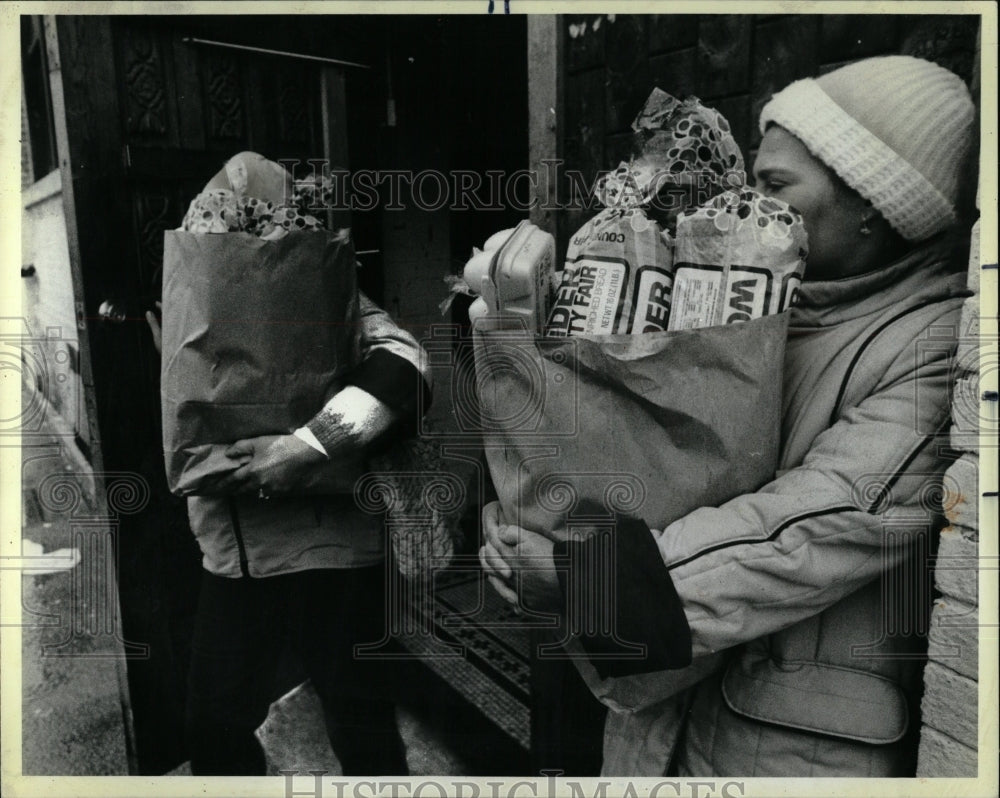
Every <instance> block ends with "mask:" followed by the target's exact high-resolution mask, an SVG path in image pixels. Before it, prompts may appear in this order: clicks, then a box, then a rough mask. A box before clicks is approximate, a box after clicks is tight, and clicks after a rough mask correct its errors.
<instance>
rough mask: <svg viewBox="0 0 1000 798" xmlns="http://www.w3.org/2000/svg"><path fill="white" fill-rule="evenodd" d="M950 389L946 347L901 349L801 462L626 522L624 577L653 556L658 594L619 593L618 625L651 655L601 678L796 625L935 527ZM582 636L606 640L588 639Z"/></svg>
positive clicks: (564, 548)
mask: <svg viewBox="0 0 1000 798" xmlns="http://www.w3.org/2000/svg"><path fill="white" fill-rule="evenodd" d="M949 391H950V354H949V353H948V352H941V353H938V354H936V355H935V356H934V357H933V358H928V359H927V360H925V361H922V362H919V363H918V362H917V358H916V357H915V354H914V351H913V348H908V349H907V350H906V351H905V352H904V354H902V355H899V356H898V357H896V359H895V361H894V362H893V363H892V364H891V366H890V367H889V369H888V370H887V371H886V372H885V374H884V376H883V377H882V378H881V379H880V380H879V382H878V384H877V385H876V386H875V387H874V389H873V390H871V391H870V392H869V393H868V395H867V397H866V398H864V399H863V400H862V401H860V402H857V403H855V404H853V405H852V406H851V407H848V408H845V409H843V410H842V411H841V412H840V413H839V415H838V417H837V418H836V420H835V421H834V423H833V424H832V425H831V426H830V427H829V428H827V429H826V430H825V431H824V432H822V433H820V434H819V435H818V436H817V437H816V439H815V440H814V442H813V444H812V446H811V447H810V450H809V451H808V453H807V454H806V456H805V457H804V459H803V462H802V463H801V464H800V465H799V466H797V467H795V468H793V469H791V470H788V471H786V472H784V473H783V474H781V475H780V476H778V478H776V479H775V480H774V481H772V482H771V483H769V484H767V485H765V486H764V487H763V488H761V489H760V490H758V491H757V492H755V493H751V494H745V495H742V496H738V497H736V498H734V499H732V500H731V501H729V502H726V503H725V504H723V505H721V506H719V507H702V508H699V509H697V510H695V511H693V512H691V513H689V514H688V515H686V516H685V517H683V518H681V519H679V520H677V521H675V522H674V523H672V524H670V525H669V526H667V527H666V529H664V530H662V531H653V532H650V531H649V530H648V528H647V527H646V526H645V525H644V524H639V525H638V528H637V526H636V524H635V523H634V522H632V523H631V524H629V523H626V524H624V528H623V530H622V531H620V532H619V533H618V534H617V535H616V537H615V543H614V547H613V548H614V551H615V558H616V559H615V566H614V567H615V568H616V570H617V571H619V572H620V573H622V574H623V577H622V578H621V579H619V582H621V581H622V579H626V578H627V576H624V575H626V574H628V573H632V574H635V573H639V572H640V570H639V569H640V563H642V562H648V559H649V558H650V557H655V558H657V560H658V561H659V562H662V564H663V566H664V567H663V568H662V569H660V571H659V572H658V574H657V576H656V578H655V580H653V581H652V582H651V583H650V584H649V585H648V587H650V588H651V589H652V590H653V591H654V593H653V594H652V595H651V594H650V592H649V591H648V590H647V591H645V592H644V595H638V596H637V595H636V591H630V590H628V589H621V588H619V590H618V591H617V593H618V596H617V599H616V606H615V608H614V613H615V617H616V618H617V627H616V628H617V630H618V636H619V637H620V638H622V639H625V640H630V641H640V642H642V643H644V644H645V645H646V646H647V649H648V655H647V657H646V658H645V659H644V660H643V661H641V662H636V661H635V660H633V662H634V664H633V665H629V663H628V662H626V661H623V662H622V663H618V664H617V665H615V666H613V669H612V670H608V669H607V668H606V669H605V673H606V675H627V674H628V673H639V672H645V671H651V670H662V669H664V668H671V667H672V668H677V667H683V666H684V665H686V664H687V662H689V661H690V659H691V658H692V657H698V656H702V655H706V654H709V653H711V652H715V651H719V650H722V649H725V648H729V647H731V646H734V645H737V644H740V643H743V642H747V641H749V640H753V639H756V638H759V637H761V636H764V635H767V634H770V633H772V632H775V631H777V630H779V629H782V628H784V627H787V626H791V625H793V624H795V623H797V622H798V621H800V620H803V619H805V618H807V617H809V616H812V615H815V614H817V613H819V612H821V611H822V610H824V609H825V608H827V607H828V606H830V605H832V604H834V603H835V602H837V601H838V600H840V599H841V598H843V597H844V596H846V595H847V594H849V593H851V592H852V591H855V590H857V589H859V588H860V587H862V586H863V585H864V584H866V583H867V582H870V581H871V580H873V579H875V578H877V577H878V576H879V574H880V573H881V572H883V571H884V570H887V569H889V568H890V567H892V566H893V565H895V564H896V563H898V562H900V561H901V560H903V559H904V558H905V557H906V556H907V555H908V551H909V547H908V546H907V545H906V540H907V539H908V538H909V539H912V537H913V536H914V535H919V534H923V533H925V532H926V531H927V530H928V529H929V526H930V524H931V523H933V521H932V519H933V518H934V516H935V506H939V505H940V499H941V495H940V491H939V490H936V489H935V488H934V486H935V485H936V484H938V485H939V484H940V483H939V476H940V474H941V472H942V471H943V470H944V468H945V465H946V462H945V460H944V458H943V457H942V455H941V453H940V452H939V447H940V443H939V441H940V440H941V437H940V435H939V432H940V431H941V430H942V429H943V427H944V424H945V423H946V421H947V418H948V409H949V401H948V397H949ZM666 488H667V489H669V486H666ZM935 492H936V495H935ZM937 512H940V510H938V511H937ZM890 528H891V529H892V530H893V534H891V535H890V534H887V530H888V529H890ZM588 543H590V541H586V542H582V543H577V542H570V543H563V544H559V545H558V546H557V552H556V554H557V555H559V556H563V557H566V558H568V560H569V561H570V562H573V561H574V560H577V561H579V560H581V559H587V557H588V556H589V558H590V559H591V560H593V559H594V558H596V557H597V556H598V554H597V552H596V551H595V552H590V553H589V555H588V553H587V552H585V549H586V548H587V546H588ZM574 549H576V550H575V551H574ZM591 567H592V566H591ZM581 581H583V580H581V579H577V582H578V583H579V582H581ZM564 583H565V584H564V591H566V590H567V589H568V587H569V580H564ZM630 596H631V597H634V598H631V599H630ZM566 600H567V601H569V600H570V597H569V596H568V594H567V596H566ZM581 643H582V644H583V646H584V648H585V649H589V650H591V651H592V652H594V651H599V650H601V649H602V647H603V648H607V642H606V641H594V640H587V639H586V637H585V636H584V637H583V638H582V639H581ZM604 655H605V656H606V655H607V653H606V651H605V654H604ZM594 664H595V666H597V665H598V663H597V662H596V661H595V663H594ZM599 670H600V668H599Z"/></svg>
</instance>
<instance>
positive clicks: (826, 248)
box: [482, 56, 975, 777]
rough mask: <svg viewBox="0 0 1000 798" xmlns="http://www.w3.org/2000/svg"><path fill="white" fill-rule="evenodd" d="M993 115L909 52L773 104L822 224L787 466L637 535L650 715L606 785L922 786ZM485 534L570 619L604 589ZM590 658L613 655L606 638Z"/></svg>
mask: <svg viewBox="0 0 1000 798" xmlns="http://www.w3.org/2000/svg"><path fill="white" fill-rule="evenodd" d="M974 116H975V113H974V106H973V103H972V101H971V98H970V96H969V92H968V90H967V89H966V87H965V85H964V83H963V82H962V81H961V80H960V79H959V78H958V77H956V76H955V75H953V74H952V73H951V72H949V71H947V70H945V69H942V68H941V67H938V66H936V65H934V64H931V63H929V62H927V61H923V60H920V59H915V58H909V57H905V56H891V57H884V58H874V59H869V60H865V61H861V62H857V63H855V64H851V65H849V66H845V67H842V68H840V69H838V70H836V71H834V72H831V73H829V74H827V75H824V76H822V77H820V78H817V79H815V80H811V79H810V80H802V81H798V82H796V83H793V84H791V85H790V86H788V87H787V88H786V89H784V90H783V91H781V92H779V93H778V94H776V95H775V96H774V97H773V98H772V100H771V101H770V102H769V103H768V104H767V105H766V106H765V107H764V109H763V111H762V113H761V119H760V126H761V131H762V133H763V134H764V135H763V140H762V142H761V145H760V149H759V152H758V156H757V160H756V163H755V165H754V174H755V177H756V181H757V187H758V189H759V190H761V191H763V192H764V193H766V194H771V195H773V196H776V197H779V198H781V199H783V200H785V201H786V202H788V203H790V204H791V205H793V206H795V207H796V208H797V209H798V210H799V211H800V212H801V213H802V215H803V217H804V221H805V226H806V230H807V232H808V234H809V250H810V251H809V256H808V261H807V264H806V274H805V282H804V283H803V285H802V288H801V293H800V295H799V298H798V300H797V305H796V307H795V308H794V309H793V312H792V320H791V328H790V335H789V340H788V346H787V354H786V364H785V380H784V388H785V391H784V416H783V417H784V423H783V430H782V453H781V462H780V464H779V470H778V472H777V476H776V478H775V479H774V480H773V481H772V482H770V483H769V484H767V485H765V486H763V487H762V488H761V489H760V490H759V491H757V492H756V493H753V494H747V495H743V496H739V497H737V498H735V499H733V500H732V501H729V502H727V503H725V504H723V505H722V506H720V507H704V508H701V509H699V510H696V511H694V512H692V513H690V514H689V515H687V516H685V517H683V518H681V519H679V520H678V521H676V522H674V523H672V524H670V525H669V526H668V527H667V528H666V529H663V530H653V531H650V530H649V529H648V527H647V526H646V525H645V524H644V523H643V522H642V521H640V520H636V519H624V518H623V519H619V520H618V526H617V531H618V534H617V535H616V536H615V540H616V551H615V558H616V559H615V568H616V569H617V572H618V573H619V574H627V575H630V577H629V578H630V580H634V579H635V578H639V577H637V575H640V574H641V575H642V576H641V578H642V579H643V580H644V581H643V585H642V589H641V590H627V591H623V590H618V591H617V592H616V597H615V600H616V603H615V604H613V605H609V607H608V609H609V611H613V612H614V614H615V618H616V620H617V632H618V635H619V637H620V638H621V639H622V640H625V641H630V642H632V643H635V642H641V643H644V644H645V645H646V650H647V657H646V658H645V659H640V660H635V659H633V660H625V659H623V660H620V661H618V662H617V664H616V665H615V667H614V669H613V672H614V674H615V675H617V676H619V677H623V678H634V679H635V685H634V687H635V689H634V692H633V697H634V703H633V708H636V707H638V708H640V709H639V711H634V712H615V711H612V712H610V713H609V718H608V721H607V725H606V730H605V751H604V773H605V774H606V775H642V776H657V775H663V774H664V773H671V774H677V775H681V776H695V777H700V776H726V777H740V776H811V777H817V776H819V777H822V776H907V775H913V773H914V769H915V762H916V753H917V743H918V738H919V724H920V721H919V705H920V694H921V689H922V670H923V662H922V659H921V657H922V654H923V652H924V651H925V649H926V631H927V617H928V613H929V607H930V599H931V596H930V591H931V584H930V579H929V573H930V571H929V569H928V568H927V564H926V562H925V558H926V556H927V553H928V552H929V551H930V550H932V548H933V545H934V541H933V536H934V535H935V533H936V531H937V529H939V528H940V514H941V509H942V508H941V506H940V499H941V495H940V490H939V489H936V488H935V485H940V478H941V474H942V473H943V471H944V470H945V468H946V465H947V463H946V461H945V458H944V456H943V451H944V449H945V448H946V444H947V440H948V438H947V430H948V416H949V388H950V368H949V365H950V358H951V354H952V352H951V349H952V344H953V343H954V337H955V335H956V333H957V328H958V323H959V312H960V307H961V304H962V301H963V297H964V296H965V295H966V293H967V292H966V291H965V266H966V260H965V258H966V254H965V252H966V249H965V247H963V243H967V239H968V231H967V230H960V229H957V228H958V225H957V214H956V204H957V201H958V195H959V188H960V186H959V181H960V176H961V175H962V174H963V161H964V159H965V158H966V156H967V155H968V153H969V150H970V146H971V141H972V138H973V135H972V127H973V120H974ZM663 489H664V490H669V489H670V486H669V485H664V486H663ZM484 519H485V526H486V535H487V544H486V546H485V547H484V549H483V552H482V554H483V559H484V561H485V563H486V565H487V569H488V570H490V571H492V573H493V575H494V576H496V577H497V578H498V579H501V580H504V579H507V577H508V576H509V574H511V573H512V572H513V571H515V570H519V568H523V569H524V570H523V571H522V574H521V583H520V584H521V590H522V595H523V596H525V597H527V598H529V600H533V601H534V602H535V603H536V604H537V605H540V606H545V605H548V606H551V607H554V608H559V609H563V608H564V607H565V602H566V600H567V599H566V590H567V587H566V586H567V584H571V583H573V582H574V581H575V582H576V583H577V584H586V583H587V574H586V573H584V572H582V569H581V571H580V572H578V573H570V574H569V576H568V577H567V576H565V575H564V574H563V573H560V574H559V575H558V577H557V575H556V573H555V571H554V569H547V568H539V567H538V562H539V558H546V557H549V556H553V555H554V556H557V557H558V556H565V557H568V562H569V563H570V564H571V565H570V568H571V571H572V570H573V569H576V568H577V567H578V566H577V564H581V563H586V562H588V558H589V562H591V563H593V562H596V561H597V559H596V558H597V554H598V553H597V552H596V551H592V552H588V551H586V549H587V547H588V546H591V544H593V543H596V542H597V541H598V540H599V539H598V538H593V539H591V541H589V542H582V543H581V542H568V543H559V544H555V546H554V547H553V544H552V543H550V542H548V541H547V540H546V539H544V538H541V537H540V536H538V535H535V534H534V533H532V532H529V531H528V530H524V529H519V528H517V527H513V526H505V525H502V524H501V523H499V521H498V518H497V509H496V506H495V505H491V506H488V507H487V508H486V510H485V511H484ZM591 547H592V546H591ZM651 562H653V563H655V562H662V563H663V566H664V567H663V568H651V567H650V565H649V564H650V563H651ZM508 584H509V585H513V584H514V583H513V582H509V581H508ZM502 587H503V586H502V585H501V588H502ZM591 599H592V600H595V601H596V600H598V599H599V596H596V595H593V596H591ZM581 643H582V644H583V646H584V648H585V649H587V650H589V651H591V652H597V651H601V652H603V653H605V654H607V651H608V641H607V640H594V641H590V640H588V639H587V638H586V637H583V638H581ZM720 652H721V656H720ZM719 662H721V665H720V664H718V663H719ZM599 663H600V660H599V659H598V658H596V657H595V658H594V664H595V667H598V670H601V669H602V668H603V669H604V671H605V672H611V671H609V666H608V665H607V663H606V661H605V664H604V665H603V666H601V665H600V664H599ZM655 672H660V676H662V677H663V678H650V677H651V675H652V674H653V673H655ZM706 672H708V673H709V675H708V676H707V677H704V674H705V673H706ZM699 679H700V681H698V680H699ZM692 681H696V682H697V683H696V684H695V686H694V687H693V688H690V689H689V690H687V691H680V688H682V687H684V686H686V685H690V684H691V683H692ZM671 683H673V684H674V685H675V687H676V694H675V695H672V696H670V695H669V694H670V692H671V691H670V689H669V685H670V684H671ZM668 696H669V697H668Z"/></svg>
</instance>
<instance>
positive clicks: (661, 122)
mask: <svg viewBox="0 0 1000 798" xmlns="http://www.w3.org/2000/svg"><path fill="white" fill-rule="evenodd" d="M632 130H633V131H634V136H633V151H634V155H633V158H632V159H631V160H630V161H628V162H622V163H621V164H619V165H618V168H617V169H615V170H614V171H613V172H611V173H610V174H608V175H606V176H605V177H603V178H602V179H601V180H600V181H598V185H597V188H596V194H597V197H598V199H600V200H601V203H602V204H603V205H605V206H607V207H609V208H614V207H634V206H637V205H640V206H644V207H645V208H646V210H647V213H648V214H649V215H651V216H653V217H654V218H656V219H657V221H659V222H660V223H661V224H662V225H663V226H665V227H666V228H667V229H669V230H670V231H671V232H673V224H674V220H675V219H676V217H677V216H678V215H679V214H680V213H683V212H684V211H686V210H688V209H689V208H693V207H696V206H698V205H701V204H702V203H704V202H706V201H707V200H709V199H711V198H712V197H714V196H715V195H717V194H720V193H722V192H723V191H726V190H729V189H734V188H738V187H739V186H742V185H743V184H744V183H745V182H746V169H745V166H744V163H743V155H742V154H741V153H740V148H739V145H737V143H736V140H735V139H734V138H733V135H732V131H731V129H730V127H729V122H727V121H726V118H725V117H724V116H723V115H722V114H720V113H719V112H718V111H716V110H715V109H714V108H709V107H707V106H705V105H702V103H701V101H700V100H699V99H698V98H697V97H686V98H685V99H683V100H679V99H677V98H676V97H673V96H671V95H670V94H667V93H666V92H665V91H662V90H660V89H653V92H652V93H651V94H650V95H649V98H648V99H647V100H646V104H645V106H644V107H643V109H642V111H640V112H639V115H638V116H637V117H636V118H635V121H634V122H633V123H632Z"/></svg>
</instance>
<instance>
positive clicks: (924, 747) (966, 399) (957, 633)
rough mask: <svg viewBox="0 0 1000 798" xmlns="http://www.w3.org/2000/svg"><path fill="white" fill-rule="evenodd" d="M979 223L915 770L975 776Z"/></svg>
mask: <svg viewBox="0 0 1000 798" xmlns="http://www.w3.org/2000/svg"><path fill="white" fill-rule="evenodd" d="M980 271H981V270H980V251H979V223H978V222H977V223H976V225H975V227H974V228H973V237H972V247H971V251H970V254H969V288H970V290H972V291H973V292H974V294H973V296H971V297H969V298H968V299H966V300H965V304H964V306H963V307H962V316H961V321H960V323H959V336H960V338H959V347H958V352H957V355H956V358H955V362H956V375H955V376H956V382H955V388H954V394H953V397H952V427H951V445H952V447H953V448H954V449H955V450H956V451H957V452H960V453H961V457H960V458H959V459H958V460H957V461H956V462H955V463H954V464H953V465H952V466H951V468H949V469H948V471H947V472H946V474H945V478H944V496H945V509H946V514H947V516H948V521H949V526H948V527H947V528H945V529H944V530H942V532H941V540H940V544H939V547H938V555H937V566H936V568H935V573H934V583H935V587H936V589H937V591H938V593H939V596H938V597H937V599H936V600H935V602H934V609H933V611H932V613H931V630H930V634H929V636H928V637H929V641H928V654H929V661H928V664H927V667H926V669H925V670H924V698H923V706H922V710H923V711H922V716H923V728H922V730H921V735H920V752H919V758H918V764H917V775H918V776H955V777H961V776H968V777H974V776H975V775H976V768H977V758H978V756H977V751H978V736H979V734H978V711H977V710H978V703H979V701H978V698H979V690H978V686H979V685H978V679H979V634H978V632H979V627H978V623H979V585H978V574H979V567H978V566H979V562H978V553H979V517H978V511H979V421H980V413H979V403H980V398H979V396H978V394H979V390H980V380H979V352H980V337H979V301H980V294H981V292H980V288H979V283H980Z"/></svg>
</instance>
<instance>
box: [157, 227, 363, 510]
mask: <svg viewBox="0 0 1000 798" xmlns="http://www.w3.org/2000/svg"><path fill="white" fill-rule="evenodd" d="M357 319H358V299H357V289H356V282H355V266H354V252H353V249H352V247H351V245H350V243H348V242H344V241H342V240H339V239H338V238H337V237H336V236H334V235H332V234H326V233H322V232H312V231H310V232H293V233H290V234H289V235H287V236H285V237H284V238H282V239H280V240H278V241H263V240H261V239H260V238H257V237H256V236H254V235H251V234H249V233H218V234H198V233H187V232H183V231H177V230H171V231H167V232H166V233H165V234H164V252H163V352H162V364H161V395H162V403H163V411H162V412H163V451H164V458H165V461H166V471H167V481H168V484H169V486H170V489H171V491H173V492H174V493H176V494H178V495H190V494H195V493H199V492H200V491H201V490H202V489H203V488H204V487H205V486H206V484H207V483H208V481H210V480H209V478H211V477H214V476H218V475H219V474H221V473H223V472H225V471H231V470H232V469H233V468H234V462H233V461H232V460H229V459H228V458H227V457H225V455H224V454H223V452H224V451H225V449H226V447H227V446H229V445H230V444H231V443H233V442H234V441H237V440H239V439H241V438H248V437H255V436H259V435H275V434H288V433H290V432H292V431H293V430H294V429H296V428H298V427H299V426H301V425H302V424H304V423H305V422H307V421H308V420H309V419H310V418H312V417H313V416H314V415H315V414H316V413H317V412H318V411H319V410H320V408H322V406H323V404H324V403H325V401H326V399H327V397H329V396H331V395H333V393H335V392H336V391H337V390H339V388H340V387H341V383H342V379H343V376H344V375H345V374H346V373H347V372H348V371H349V370H350V369H351V368H352V367H353V366H354V365H355V364H356V363H357V361H358V357H359V352H358V351H357V346H358V344H357V335H356V327H357Z"/></svg>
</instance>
